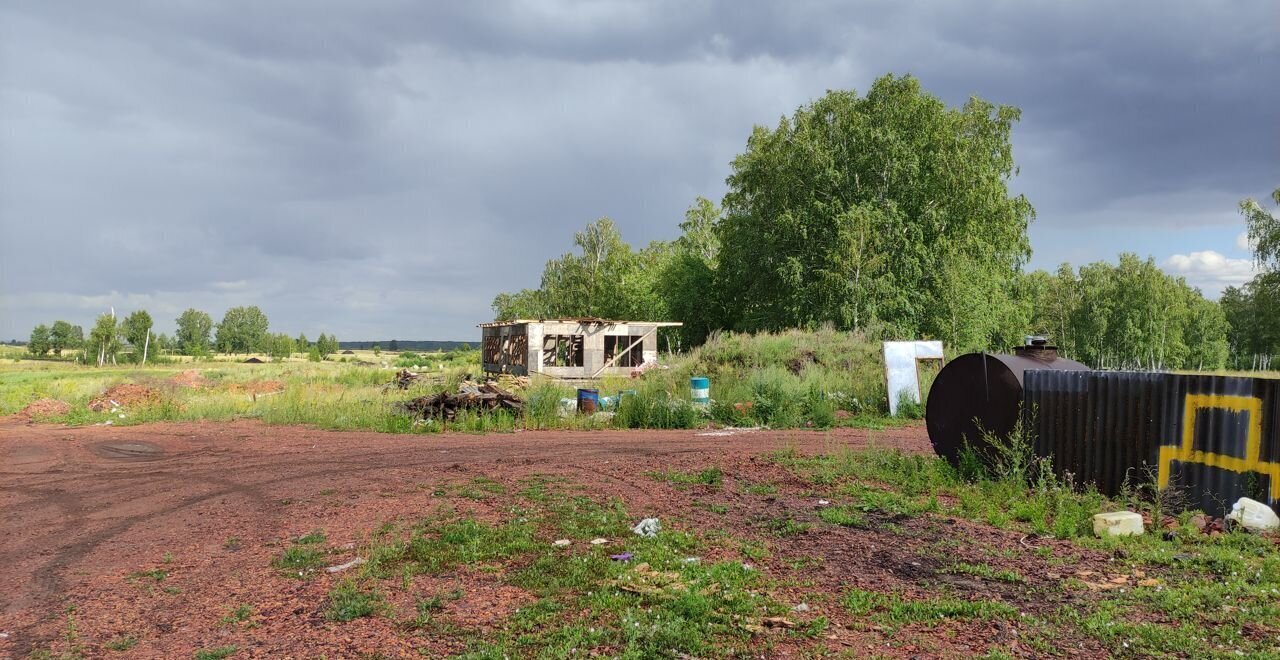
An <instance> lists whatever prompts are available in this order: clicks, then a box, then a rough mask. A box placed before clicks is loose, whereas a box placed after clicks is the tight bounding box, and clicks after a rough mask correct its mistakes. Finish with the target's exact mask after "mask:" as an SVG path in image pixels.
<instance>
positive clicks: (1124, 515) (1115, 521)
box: [1093, 511, 1143, 536]
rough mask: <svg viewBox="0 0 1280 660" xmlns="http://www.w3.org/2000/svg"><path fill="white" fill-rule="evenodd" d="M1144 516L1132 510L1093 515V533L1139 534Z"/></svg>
mask: <svg viewBox="0 0 1280 660" xmlns="http://www.w3.org/2000/svg"><path fill="white" fill-rule="evenodd" d="M1142 532H1143V529H1142V516H1140V515H1138V514H1136V513H1134V512H1132V511H1109V512H1107V513H1099V514H1097V515H1095V516H1094V517H1093V533H1094V534H1096V535H1098V536H1139V535H1141V534H1142Z"/></svg>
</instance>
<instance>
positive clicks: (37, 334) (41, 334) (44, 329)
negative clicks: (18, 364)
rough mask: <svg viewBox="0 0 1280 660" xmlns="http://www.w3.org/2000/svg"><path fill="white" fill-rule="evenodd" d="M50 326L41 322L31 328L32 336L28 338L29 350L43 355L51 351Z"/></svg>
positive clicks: (31, 352)
mask: <svg viewBox="0 0 1280 660" xmlns="http://www.w3.org/2000/svg"><path fill="white" fill-rule="evenodd" d="M49 348H50V343H49V326H47V325H45V324H43V323H41V324H40V325H37V326H36V327H35V328H32V330H31V338H30V339H28V340H27V352H28V353H30V354H31V355H34V356H36V357H41V356H43V355H44V354H45V353H48V352H49Z"/></svg>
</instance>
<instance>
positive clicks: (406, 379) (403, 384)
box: [385, 369, 420, 390]
mask: <svg viewBox="0 0 1280 660" xmlns="http://www.w3.org/2000/svg"><path fill="white" fill-rule="evenodd" d="M418 378H420V376H419V375H418V374H416V373H414V372H412V371H409V370H408V369H401V370H400V371H397V372H396V375H395V377H394V378H392V379H391V382H390V383H387V384H386V387H385V388H386V389H390V388H392V387H394V388H396V389H400V390H407V389H409V386H410V385H412V384H414V383H415V382H417V381H418Z"/></svg>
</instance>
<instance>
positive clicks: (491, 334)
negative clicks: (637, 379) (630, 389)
mask: <svg viewBox="0 0 1280 660" xmlns="http://www.w3.org/2000/svg"><path fill="white" fill-rule="evenodd" d="M679 325H681V324H680V323H671V322H665V321H607V320H604V319H539V320H530V319H519V320H515V321H497V322H494V323H482V324H480V330H481V338H482V343H481V346H482V348H481V362H482V363H483V365H484V367H483V368H484V370H485V372H486V373H494V374H513V375H516V376H528V375H532V374H545V375H548V376H554V377H556V378H572V379H584V378H599V377H600V376H610V375H623V376H625V375H627V374H629V373H631V370H632V369H634V368H635V367H638V366H640V365H642V364H644V363H646V362H656V361H657V359H658V328H665V327H675V326H679Z"/></svg>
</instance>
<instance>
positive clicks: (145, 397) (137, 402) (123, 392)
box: [89, 383, 160, 412]
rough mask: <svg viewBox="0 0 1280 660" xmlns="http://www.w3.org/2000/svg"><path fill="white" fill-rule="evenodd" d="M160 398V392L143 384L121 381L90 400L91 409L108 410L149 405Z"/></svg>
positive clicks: (97, 410) (95, 410)
mask: <svg viewBox="0 0 1280 660" xmlns="http://www.w3.org/2000/svg"><path fill="white" fill-rule="evenodd" d="M159 400H160V393H159V392H157V391H155V390H153V389H151V388H149V387H145V386H143V385H135V384H133V383H121V384H119V385H116V386H114V387H111V388H108V389H107V391H105V392H103V393H102V394H99V395H98V396H96V397H94V398H92V399H90V400H89V410H92V411H94V412H107V411H109V410H111V409H113V408H132V407H137V406H147V405H151V404H153V403H156V402H157V401H159Z"/></svg>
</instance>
